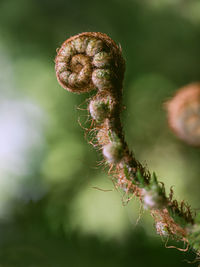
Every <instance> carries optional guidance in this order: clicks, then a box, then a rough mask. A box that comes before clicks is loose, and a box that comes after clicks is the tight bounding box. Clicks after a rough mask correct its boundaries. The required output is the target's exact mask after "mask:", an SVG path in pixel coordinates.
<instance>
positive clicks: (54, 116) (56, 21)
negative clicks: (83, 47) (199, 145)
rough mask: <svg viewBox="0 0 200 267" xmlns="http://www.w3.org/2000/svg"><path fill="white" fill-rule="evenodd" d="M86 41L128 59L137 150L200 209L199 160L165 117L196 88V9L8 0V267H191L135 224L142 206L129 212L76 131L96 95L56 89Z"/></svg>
mask: <svg viewBox="0 0 200 267" xmlns="http://www.w3.org/2000/svg"><path fill="white" fill-rule="evenodd" d="M83 31H100V32H105V33H107V34H108V35H109V36H111V37H112V38H113V39H114V40H115V41H116V42H117V43H120V44H121V46H122V48H123V55H124V57H125V59H126V62H127V63H126V66H127V68H126V75H125V82H124V104H125V105H126V107H127V109H126V110H125V111H124V112H123V115H122V117H123V124H124V128H125V132H126V139H127V141H128V143H129V145H130V148H131V149H133V150H134V153H135V155H136V156H137V158H138V159H140V160H141V162H142V163H144V164H146V165H147V166H148V167H149V169H150V170H151V171H155V172H156V173H157V175H158V177H159V180H161V181H164V182H165V184H166V187H167V192H169V188H170V186H171V185H173V186H174V190H175V192H176V197H177V199H178V200H182V199H184V200H186V201H188V202H189V203H190V204H192V206H193V207H194V208H195V209H199V208H200V205H199V201H200V194H199V187H200V180H199V171H200V164H199V156H200V152H199V149H196V148H192V147H189V146H187V145H185V144H184V143H183V142H181V141H179V140H177V138H176V137H175V136H174V135H173V134H172V133H171V131H170V130H169V129H168V127H167V121H166V114H165V111H164V108H163V103H164V102H166V101H167V100H168V99H169V98H170V97H172V95H173V94H174V92H175V91H176V90H177V89H178V88H179V87H181V86H183V85H185V84H187V83H190V82H194V81H198V80H199V77H200V68H199V60H200V52H199V47H200V1H199V0H196V1H195V0H190V1H187V0H101V1H100V0H97V1H95V0H93V1H92V0H57V1H55V0H0V267H66V266H72V267H79V266H85V267H90V266H97V267H98V266H99V267H100V266H101V267H102V266H105V267H106V266H109V267H112V266H113V267H114V266H115V267H119V266H120V267H121V266H129V267H131V266H135V267H136V266H137V267H143V266H164V267H167V266H170V267H172V266H176V267H179V266H181V267H184V266H190V265H189V264H188V263H186V262H185V261H184V260H185V259H187V260H192V259H194V257H195V255H194V253H193V252H192V251H191V250H190V251H189V252H188V253H182V252H179V251H177V250H173V249H166V248H165V240H161V239H160V237H158V236H157V235H156V234H155V230H154V227H153V221H152V219H151V217H150V215H149V213H148V212H145V213H144V214H143V215H142V218H141V220H140V221H139V222H138V223H137V219H138V217H139V209H140V204H139V203H138V201H137V200H135V199H134V200H132V201H131V203H129V204H128V205H127V206H123V205H122V197H123V196H122V194H121V193H119V192H116V190H113V184H112V182H111V180H110V179H109V178H108V177H107V175H106V172H104V171H103V170H102V168H101V167H98V166H97V162H98V161H99V160H100V159H101V156H100V155H97V153H96V152H95V151H94V149H93V148H92V147H91V146H90V145H88V144H87V142H86V140H85V138H84V131H83V130H82V129H81V127H80V126H79V124H78V119H80V120H81V122H82V123H83V124H84V121H85V120H86V119H87V113H86V112H84V111H79V110H77V108H76V107H77V106H78V105H80V104H81V103H83V102H84V100H85V98H86V97H88V95H87V94H86V95H83V96H82V95H81V96H77V95H73V94H70V93H68V92H66V91H65V90H63V89H62V88H61V87H60V86H59V85H58V83H57V80H56V77H55V72H54V58H55V55H56V49H57V48H58V47H60V45H61V44H62V42H63V41H64V40H65V39H67V38H68V37H70V36H71V35H75V34H77V33H80V32H83ZM93 187H99V188H102V189H106V190H107V189H109V190H111V191H109V192H103V191H100V190H95V189H94V188H93ZM169 244H173V243H172V241H169ZM177 245H178V246H180V247H182V246H183V245H182V244H180V243H178V244H177ZM193 266H196V265H193Z"/></svg>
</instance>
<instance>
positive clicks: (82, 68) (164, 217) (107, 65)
mask: <svg viewBox="0 0 200 267" xmlns="http://www.w3.org/2000/svg"><path fill="white" fill-rule="evenodd" d="M55 63H56V66H55V69H56V76H57V79H58V82H59V83H60V85H61V86H62V87H63V88H64V89H66V90H68V91H70V92H74V93H78V94H80V93H84V92H90V91H92V90H97V93H96V95H95V96H93V97H92V98H91V99H90V103H89V105H88V111H89V113H90V115H91V117H92V124H91V128H90V130H89V131H91V132H92V131H93V132H92V134H93V133H95V135H96V137H95V139H96V141H94V140H92V142H91V143H92V144H93V145H94V147H96V146H97V145H98V147H99V148H100V150H101V151H102V153H103V156H104V161H105V163H106V164H107V165H108V166H110V171H109V173H112V175H113V177H114V179H115V181H116V182H115V183H116V186H117V187H120V188H121V189H122V190H123V191H124V192H126V193H128V194H129V195H132V196H137V197H139V199H140V200H141V202H142V203H143V205H144V207H145V208H147V209H149V210H150V212H151V214H152V216H153V218H154V219H155V222H156V225H157V226H156V228H157V232H158V233H159V234H160V235H163V236H166V235H167V236H171V237H172V238H174V239H177V240H183V241H186V240H187V233H188V226H191V225H193V223H194V220H193V216H192V213H191V211H190V208H189V206H187V205H186V204H184V202H182V204H181V205H178V203H177V201H176V200H173V191H172V189H171V192H170V195H169V197H167V196H166V193H165V188H164V185H163V184H162V183H159V182H158V181H157V178H156V176H155V174H152V175H151V174H150V173H149V171H148V170H147V169H146V168H145V167H144V166H143V165H142V164H141V163H140V162H139V161H138V160H137V159H136V158H135V157H134V155H133V153H132V152H130V151H129V148H128V145H127V143H126V141H125V139H124V134H123V128H122V124H121V119H120V114H121V111H122V83H123V78H124V71H125V61H124V59H123V57H122V51H121V47H120V46H118V45H117V44H116V43H115V42H114V41H113V40H112V39H111V38H110V37H108V36H107V35H106V34H103V33H95V32H85V33H81V34H78V35H76V36H73V37H71V38H69V39H67V40H66V41H65V42H64V43H63V44H62V46H61V48H60V49H59V51H58V54H57V56H56V59H55Z"/></svg>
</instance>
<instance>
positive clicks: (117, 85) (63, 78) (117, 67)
mask: <svg viewBox="0 0 200 267" xmlns="http://www.w3.org/2000/svg"><path fill="white" fill-rule="evenodd" d="M55 63H56V65H55V70H56V76H57V79H58V82H59V83H60V85H61V86H62V87H63V88H64V89H66V90H68V91H70V92H75V93H82V92H89V91H91V90H95V89H98V90H111V89H121V87H122V81H123V75H124V69H125V62H124V59H123V57H122V53H121V49H120V47H118V46H117V45H116V43H115V42H114V41H113V40H112V39H111V38H110V37H109V36H107V35H106V34H103V33H99V32H84V33H81V34H78V35H75V36H73V37H71V38H69V39H67V40H66V41H65V42H64V43H63V44H62V46H61V48H60V49H59V50H58V53H57V56H56V59H55Z"/></svg>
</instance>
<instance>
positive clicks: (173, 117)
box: [166, 83, 200, 146]
mask: <svg viewBox="0 0 200 267" xmlns="http://www.w3.org/2000/svg"><path fill="white" fill-rule="evenodd" d="M166 109H167V114H168V123H169V126H170V128H171V129H172V131H173V132H174V133H175V134H176V136H177V137H179V138H180V139H182V140H183V141H185V142H186V143H188V144H190V145H193V146H200V83H192V84H189V85H187V86H185V87H183V88H181V89H179V90H178V91H177V93H176V94H175V96H174V97H173V98H172V99H171V100H170V101H168V102H167V103H166Z"/></svg>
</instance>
